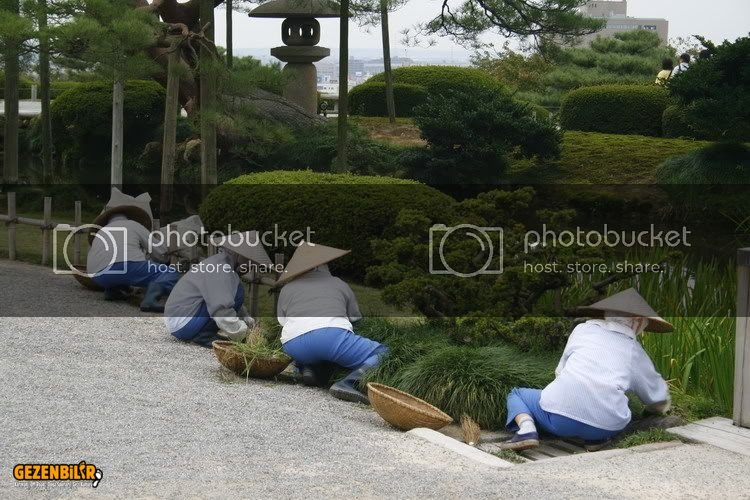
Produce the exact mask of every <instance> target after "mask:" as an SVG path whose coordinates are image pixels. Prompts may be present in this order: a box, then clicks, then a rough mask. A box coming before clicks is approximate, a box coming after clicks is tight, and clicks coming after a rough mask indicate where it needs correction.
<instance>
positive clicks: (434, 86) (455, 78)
mask: <svg viewBox="0 0 750 500" xmlns="http://www.w3.org/2000/svg"><path fill="white" fill-rule="evenodd" d="M373 83H382V84H385V74H384V73H378V74H377V75H374V76H373V77H371V78H370V79H369V80H367V81H366V82H365V83H363V84H361V85H358V86H357V87H354V88H353V89H352V94H360V97H358V99H359V101H358V102H357V104H358V105H359V106H360V107H362V108H364V109H374V110H377V109H380V108H379V106H381V105H382V106H385V93H382V94H378V93H377V92H375V91H374V89H373V90H368V89H365V91H364V93H362V92H363V91H360V90H359V87H362V86H366V85H370V84H373ZM393 83H394V89H395V86H396V85H415V86H419V87H422V88H424V89H425V91H426V93H427V94H431V95H437V94H441V93H444V92H446V91H448V90H452V91H455V92H465V93H473V92H475V91H476V90H477V89H492V90H495V91H497V92H505V87H504V86H503V85H502V84H501V83H500V82H498V81H497V80H495V79H494V78H493V77H492V76H490V75H489V74H487V73H486V72H484V71H482V70H479V69H476V68H461V67H458V66H407V67H402V68H396V69H394V70H393ZM394 92H395V90H394ZM412 93H413V91H412ZM365 96H366V97H365ZM365 99H368V102H366V103H364V102H363V101H364V100H365ZM369 99H374V100H375V101H374V102H371V101H369ZM381 103H382V104H381ZM352 104H353V103H352ZM413 108H414V106H411V105H403V104H401V105H400V104H399V102H398V100H397V101H396V114H397V115H398V116H412V111H413ZM352 110H353V112H354V113H356V110H357V107H356V106H352ZM366 116H367V115H366Z"/></svg>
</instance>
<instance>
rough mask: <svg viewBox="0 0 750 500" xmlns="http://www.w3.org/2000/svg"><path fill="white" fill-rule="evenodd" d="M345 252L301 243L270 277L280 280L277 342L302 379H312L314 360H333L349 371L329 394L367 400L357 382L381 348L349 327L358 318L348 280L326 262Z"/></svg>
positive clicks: (377, 357)
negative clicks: (274, 275) (278, 335)
mask: <svg viewBox="0 0 750 500" xmlns="http://www.w3.org/2000/svg"><path fill="white" fill-rule="evenodd" d="M348 253H349V251H348V250H339V249H338V248H332V247H328V246H324V245H318V244H312V243H307V242H304V243H302V244H301V245H300V246H299V247H298V248H297V250H296V251H295V252H294V255H293V256H292V258H291V260H290V261H289V264H288V265H287V266H286V268H285V269H284V272H283V273H282V275H281V276H280V277H279V279H278V280H277V282H276V286H277V287H278V286H281V285H284V288H282V289H281V293H280V294H279V303H278V310H277V314H278V319H279V323H280V324H281V326H282V330H281V342H282V348H283V350H284V352H286V353H287V354H288V355H289V356H291V357H292V358H293V359H294V361H295V362H296V363H297V366H298V367H300V368H302V370H303V379H305V380H306V383H309V382H307V380H308V379H311V378H312V379H313V380H314V378H315V376H314V373H310V372H311V370H314V368H315V367H316V366H317V365H320V364H321V363H325V362H329V363H335V364H337V365H339V366H342V367H344V368H348V369H350V370H352V371H351V372H350V373H349V374H348V375H347V376H346V377H345V378H344V379H343V380H341V381H339V382H337V383H335V384H334V385H333V386H332V387H331V388H330V392H331V394H332V395H333V396H334V397H337V398H339V399H343V400H346V401H354V402H360V403H365V404H367V403H369V400H368V399H367V396H366V395H365V394H364V393H363V392H361V391H360V390H359V388H358V382H359V380H360V378H362V375H363V374H364V373H365V371H366V370H368V369H370V368H372V367H374V366H375V365H377V364H378V362H379V361H380V358H381V356H382V355H383V354H384V353H385V352H386V351H387V348H386V347H385V346H384V345H381V344H379V343H377V342H375V341H373V340H370V339H366V338H364V337H360V336H359V335H356V334H355V333H354V332H353V331H352V329H353V327H352V322H356V321H357V320H359V319H360V318H361V314H360V312H359V306H358V304H357V299H356V297H355V296H354V292H352V289H351V288H350V287H349V285H347V284H346V283H344V282H343V281H342V280H340V279H339V278H336V277H334V276H332V275H331V273H330V271H329V270H328V266H327V265H326V264H327V263H328V262H331V261H332V260H334V259H337V258H339V257H342V256H344V255H346V254H348ZM313 383H314V382H312V383H311V385H312V384H313Z"/></svg>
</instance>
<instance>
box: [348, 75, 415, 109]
mask: <svg viewBox="0 0 750 500" xmlns="http://www.w3.org/2000/svg"><path fill="white" fill-rule="evenodd" d="M393 100H394V101H395V103H396V113H397V114H398V116H402V117H404V116H412V114H413V110H414V108H415V107H416V106H418V105H420V104H424V102H425V101H426V100H427V90H426V89H425V88H424V87H422V86H421V85H412V84H410V83H396V84H394V85H393ZM349 108H350V109H351V113H352V114H353V115H360V116H388V110H387V107H386V102H385V83H384V82H371V81H368V82H365V83H363V84H362V85H357V86H356V87H354V88H353V89H352V91H351V92H350V93H349Z"/></svg>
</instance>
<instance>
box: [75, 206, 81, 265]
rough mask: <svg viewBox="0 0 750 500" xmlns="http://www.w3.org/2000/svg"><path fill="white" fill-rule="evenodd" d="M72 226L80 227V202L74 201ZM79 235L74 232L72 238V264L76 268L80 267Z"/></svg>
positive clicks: (77, 232)
mask: <svg viewBox="0 0 750 500" xmlns="http://www.w3.org/2000/svg"><path fill="white" fill-rule="evenodd" d="M74 224H75V226H76V228H79V227H81V202H80V201H76V204H75V220H74ZM81 237H82V235H81V233H80V232H79V231H76V234H75V235H74V236H73V263H74V264H75V265H76V266H80V265H81Z"/></svg>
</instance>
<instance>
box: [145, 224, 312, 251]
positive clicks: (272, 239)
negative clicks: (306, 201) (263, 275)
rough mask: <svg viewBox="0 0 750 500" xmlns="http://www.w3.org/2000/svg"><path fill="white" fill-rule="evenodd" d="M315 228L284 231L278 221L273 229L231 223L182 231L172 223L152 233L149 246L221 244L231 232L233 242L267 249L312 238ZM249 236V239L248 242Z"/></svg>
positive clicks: (289, 245) (152, 248) (288, 245)
mask: <svg viewBox="0 0 750 500" xmlns="http://www.w3.org/2000/svg"><path fill="white" fill-rule="evenodd" d="M314 234H315V231H314V230H312V229H311V228H310V227H307V228H305V229H304V230H293V231H287V230H281V229H280V228H279V226H278V224H274V225H273V229H272V230H267V231H256V232H250V233H247V232H242V231H237V230H232V225H231V224H230V225H229V226H228V227H227V231H226V232H223V231H212V232H209V231H206V230H205V229H203V228H201V229H200V230H197V231H195V230H187V231H182V230H179V229H177V228H173V227H172V226H171V225H170V226H166V227H165V228H163V229H161V230H159V231H153V232H152V233H151V234H150V235H149V240H148V248H149V250H150V251H153V250H155V249H163V248H167V249H178V248H182V249H184V248H195V247H202V246H208V245H209V244H212V245H221V244H222V243H223V242H224V241H225V240H226V238H227V237H228V236H229V235H232V245H233V246H238V245H245V244H247V245H250V246H263V247H266V248H276V249H281V248H287V247H295V248H296V247H298V246H300V245H301V244H302V243H303V242H305V241H311V240H312V239H313V238H312V235H314ZM246 239H247V241H245V240H246Z"/></svg>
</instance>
